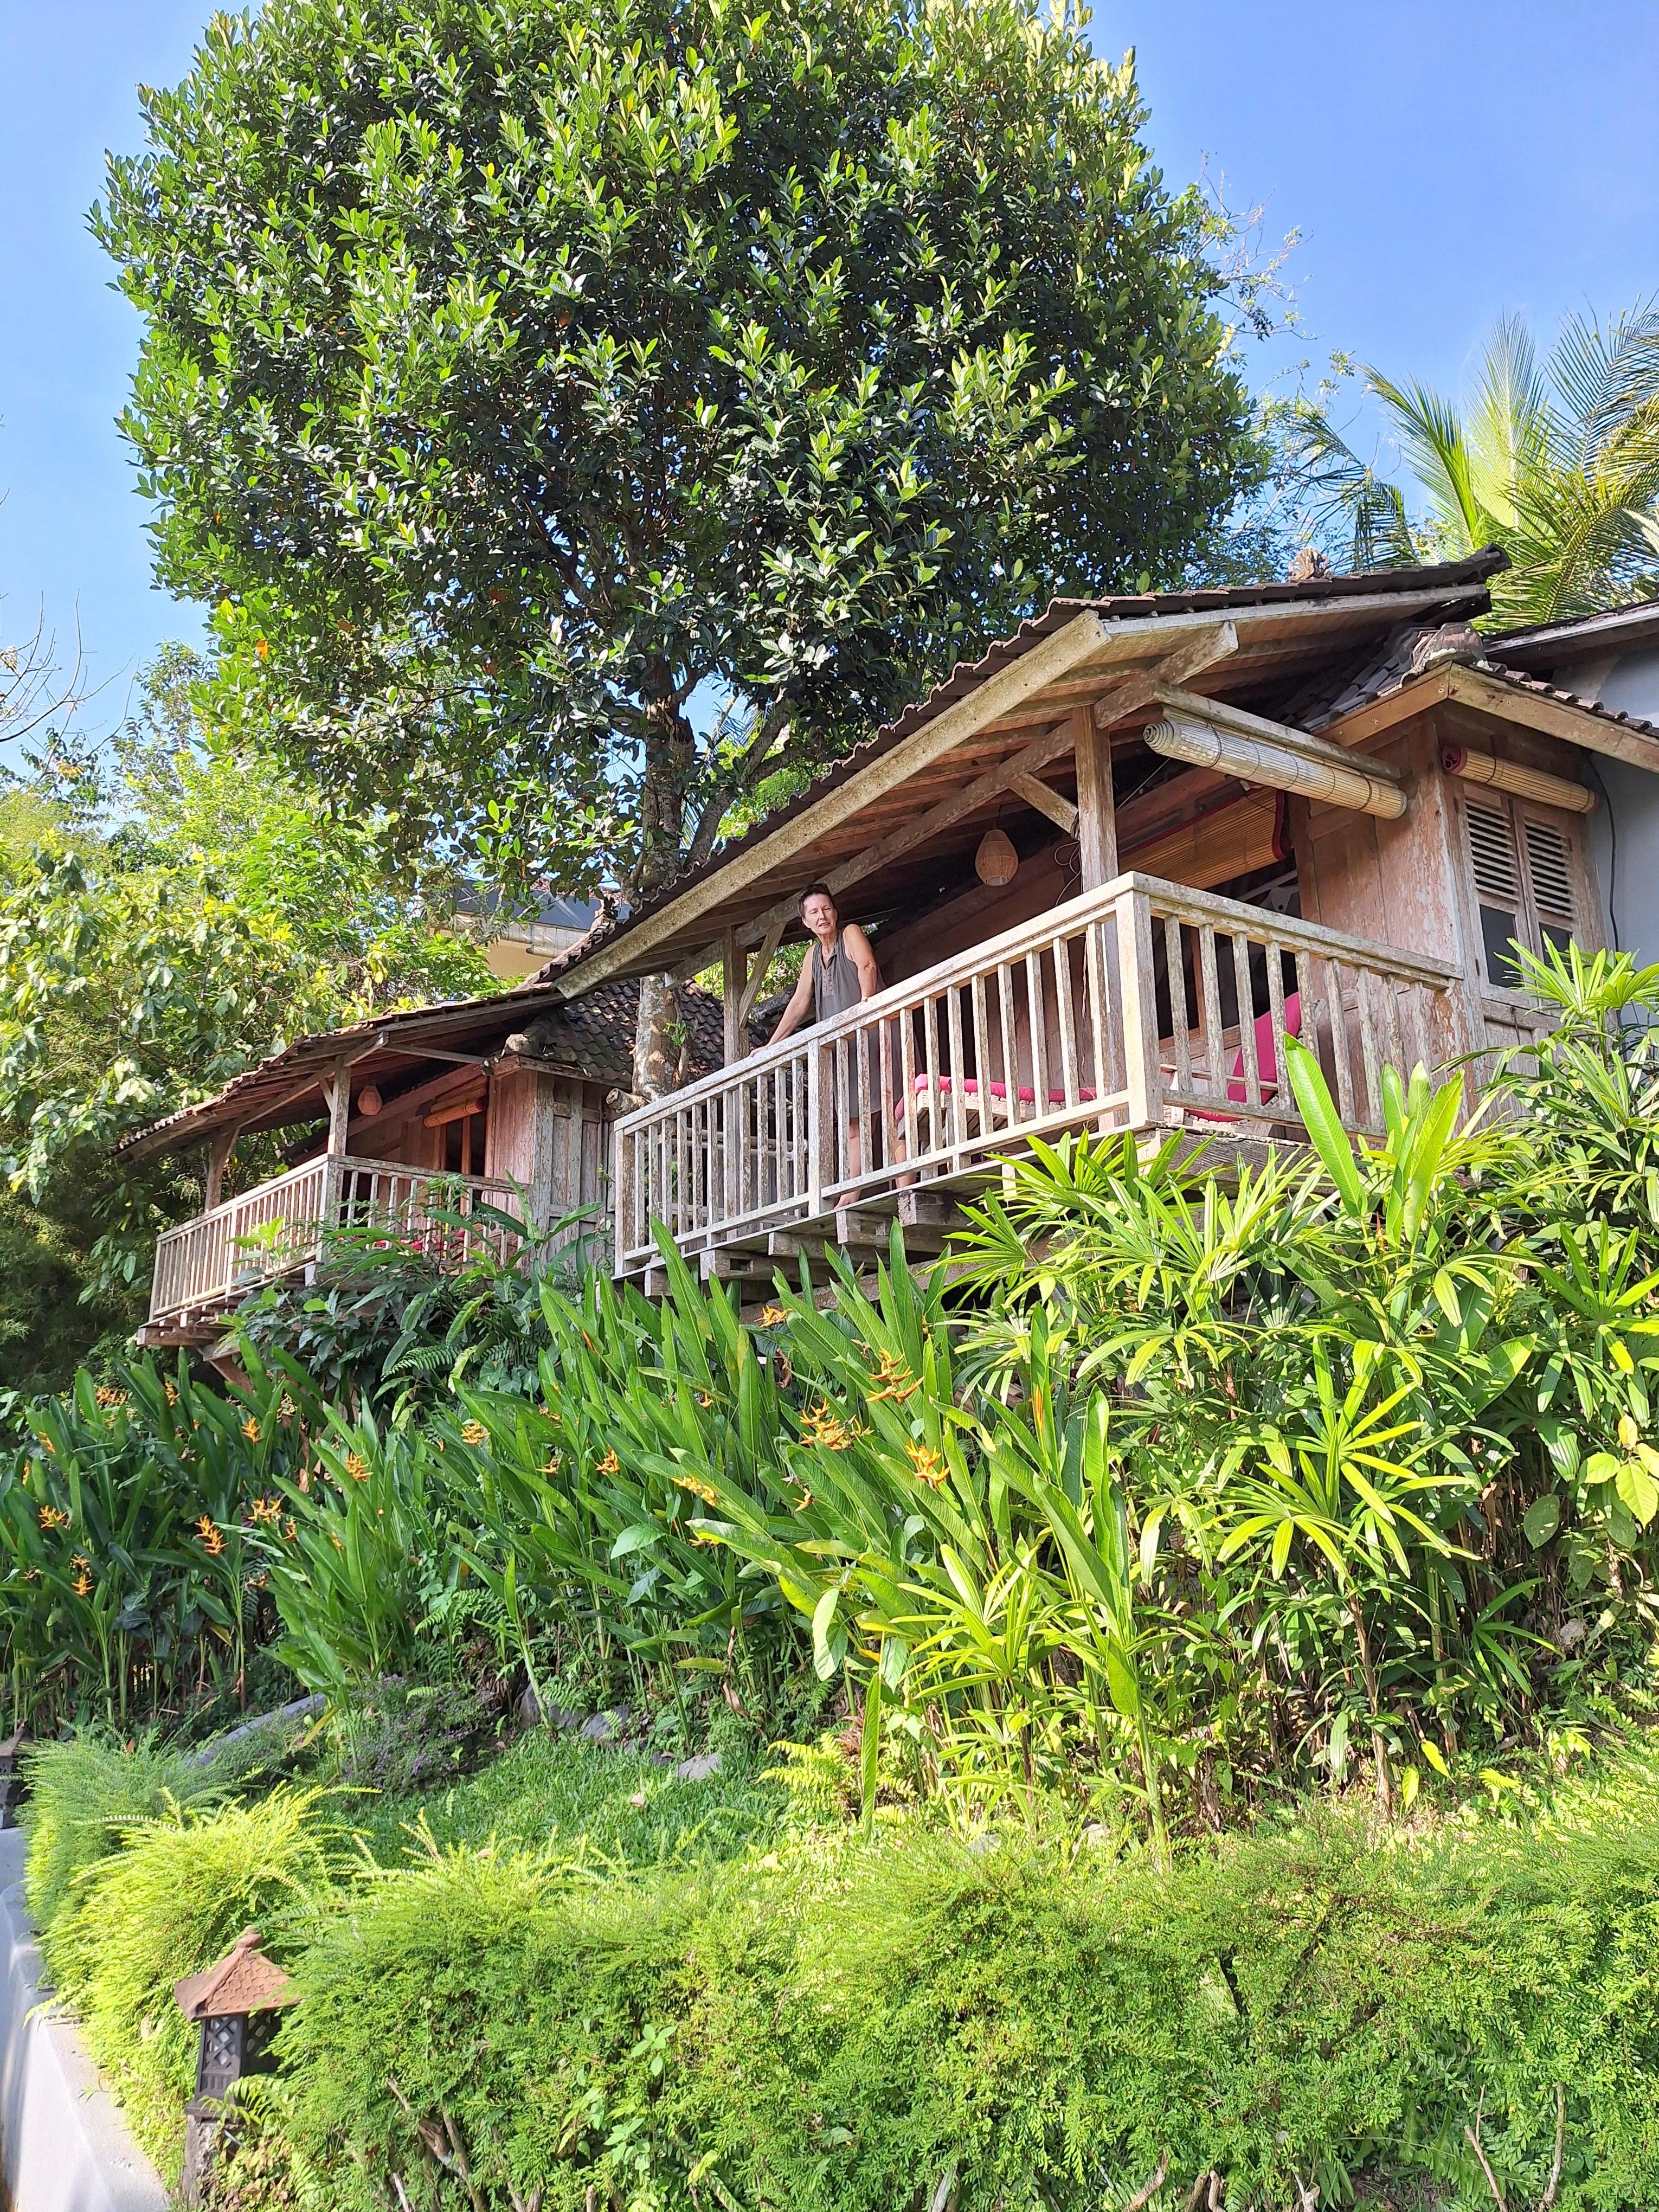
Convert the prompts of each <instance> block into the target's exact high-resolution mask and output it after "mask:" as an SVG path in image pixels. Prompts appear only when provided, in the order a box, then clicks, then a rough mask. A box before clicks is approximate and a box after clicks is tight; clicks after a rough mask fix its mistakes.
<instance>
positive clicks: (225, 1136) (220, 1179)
mask: <svg viewBox="0 0 1659 2212" xmlns="http://www.w3.org/2000/svg"><path fill="white" fill-rule="evenodd" d="M241 1127H242V1125H241V1123H240V1121H232V1122H229V1123H228V1124H227V1126H226V1127H224V1128H222V1129H217V1130H216V1131H215V1132H214V1136H213V1142H212V1143H211V1144H210V1146H208V1158H207V1173H206V1175H205V1176H204V1177H203V1179H202V1211H203V1212H204V1213H211V1212H212V1211H213V1209H214V1207H215V1206H217V1204H218V1203H219V1193H220V1191H221V1189H222V1188H223V1185H224V1180H225V1170H226V1169H227V1168H228V1166H229V1165H230V1155H231V1151H232V1148H233V1146H234V1145H235V1142H236V1139H237V1138H238V1136H240V1133H241Z"/></svg>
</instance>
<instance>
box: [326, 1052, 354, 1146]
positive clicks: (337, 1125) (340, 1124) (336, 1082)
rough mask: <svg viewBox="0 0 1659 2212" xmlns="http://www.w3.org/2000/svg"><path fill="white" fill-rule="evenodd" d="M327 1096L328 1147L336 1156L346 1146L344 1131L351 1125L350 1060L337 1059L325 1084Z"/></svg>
mask: <svg viewBox="0 0 1659 2212" xmlns="http://www.w3.org/2000/svg"><path fill="white" fill-rule="evenodd" d="M325 1090H326V1094H327V1097H328V1149H329V1152H330V1153H331V1155H334V1156H335V1157H338V1155H340V1154H341V1153H343V1152H344V1151H345V1148H346V1132H347V1130H348V1129H349V1127H350V1126H351V1062H350V1061H349V1060H336V1061H335V1063H334V1079H333V1081H332V1082H331V1083H330V1084H328V1085H325Z"/></svg>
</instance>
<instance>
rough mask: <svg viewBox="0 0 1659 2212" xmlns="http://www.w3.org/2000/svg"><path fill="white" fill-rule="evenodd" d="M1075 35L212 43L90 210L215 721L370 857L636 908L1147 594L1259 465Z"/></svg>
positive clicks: (835, 17) (909, 26)
mask: <svg viewBox="0 0 1659 2212" xmlns="http://www.w3.org/2000/svg"><path fill="white" fill-rule="evenodd" d="M1084 22H1085V18H1084V17H1083V16H1082V15H1079V14H1077V13H1074V12H1071V11H1068V10H1061V11H1060V12H1058V13H1055V14H1053V15H1050V14H1048V13H1039V11H1038V9H1037V8H1036V5H1035V4H1034V0H781V4H780V5H777V6H775V7H773V8H771V9H769V10H767V11H765V12H755V13H751V14H747V15H745V14H744V12H743V11H742V10H740V9H736V8H733V7H732V6H731V5H729V4H728V0H483V4H480V0H269V4H267V5H266V6H265V7H264V9H261V10H260V11H259V12H258V14H257V15H252V17H246V18H240V19H233V18H230V17H228V16H220V17H218V18H216V20H215V21H214V23H213V25H212V26H211V27H210V31H209V33H208V34H207V38H206V41H205V43H204V46H203V47H202V48H201V50H200V51H199V52H198V53H197V57H196V60H195V65H194V67H193V69H192V70H191V74H190V75H189V76H188V77H187V78H186V79H185V82H183V83H182V84H181V85H180V86H179V87H178V88H177V89H175V90H172V91H151V92H149V93H147V94H146V95H145V115H146V120H147V125H148V144H147V146H146V148H145V149H144V150H143V151H142V152H141V153H140V154H138V155H137V156H135V157H133V158H130V159H119V160H113V161H112V163H111V166H110V173H109V180H108V190H107V195H106V200H105V202H104V204H103V205H102V206H101V207H100V209H99V210H94V228H95V229H96V231H97V233H98V234H99V236H100V238H101V240H103V242H104V244H105V245H106V247H107V248H108V250H109V252H111V254H112V256H113V257H114V258H115V260H116V262H117V263H118V265H119V270H120V282H121V284H122V286H123V288H124V289H125V292H126V294H127V295H128V296H129V298H130V299H131V300H132V301H133V302H134V303H135V304H136V305H137V307H138V308H139V310H140V311H141V313H142V314H143V318H144V324H145V336H144V341H143V354H142V359H141V363H140V367H139V369H138V372H137V378H136V381H135V386H134V391H133V395H132V400H131V406H130V408H129V410H128V411H127V413H126V416H125V429H126V432H127V435H129V437H130V438H131V441H132V443H133V445H134V447H136V449H137V453H138V454H139V456H140V457H141V459H142V463H143V483H144V488H145V489H147V490H148V492H149V494H150V495H152V496H153V497H154V498H155V501H157V503H158V520H157V522H156V526H155V536H156V546H157V556H158V564H159V569H160V573H161V578H162V580H164V581H165V582H166V583H167V585H169V586H171V587H172V588H173V589H174V590H176V591H178V592H181V593H187V594H191V595H193V596H197V597H200V598H205V599H210V600H211V601H214V602H216V603H217V605H219V609H220V614H219V625H220V633H221V637H222V646H223V678H222V704H223V706H224V708H225V711H226V712H227V713H234V712H235V711H237V710H239V708H240V710H243V711H246V713H247V714H249V715H250V716H252V717H256V718H258V719H259V720H261V721H262V722H263V721H264V720H266V719H269V720H270V724H271V726H273V727H274V728H276V730H278V731H279V732H280V733H281V734H280V739H279V741H280V743H281V744H282V745H283V750H284V754H285V757H286V758H287V760H288V761H289V763H290V764H291V765H292V766H293V767H294V768H295V769H296V770H298V771H301V772H302V773H303V774H304V775H305V776H306V777H307V779H309V780H312V781H314V782H315V783H316V785H317V786H318V787H319V788H321V789H324V790H326V791H328V792H330V793H332V794H334V795H335V796H336V798H337V799H339V800H340V801H342V802H343V803H349V804H351V805H356V807H357V808H358V809H359V810H361V811H368V810H373V809H380V810H384V811H385V813H386V817H387V819H388V822H389V823H391V824H392V826H393V828H394V829H395V832H396V834H397V836H398V837H399V838H400V840H401V842H402V845H403V847H404V849H405V850H411V851H418V850H422V849H425V848H428V847H429V846H430V844H431V843H432V842H433V840H434V839H435V838H437V839H443V838H452V839H453V838H460V839H463V840H472V841H475V842H480V843H483V844H484V845H488V846H492V847H493V848H494V849H495V852H496V853H497V854H500V855H501V856H504V857H510V858H515V859H516V860H517V862H518V864H519V865H520V866H523V867H524V868H525V869H526V872H532V871H533V872H538V873H545V874H547V875H549V876H550V877H551V878H553V879H554V880H556V881H557V882H559V883H561V884H564V885H565V886H567V887H568V888H572V889H581V888H589V889H591V888H592V887H593V886H594V884H596V883H597V882H598V881H599V879H600V878H602V877H605V876H607V875H614V876H615V877H617V878H619V879H620V880H621V881H622V882H623V884H624V885H625V886H626V887H627V888H629V890H635V891H637V890H639V889H640V888H641V887H647V886H649V885H650V884H653V883H654V882H656V881H659V880H660V879H661V878H663V877H664V876H665V875H666V874H667V873H669V872H671V871H672V870H673V869H674V868H675V867H677V866H678V865H679V864H680V863H681V862H682V861H683V860H684V859H685V858H686V857H687V856H688V855H690V854H701V853H702V852H705V851H707V850H708V849H709V848H710V847H711V846H712V844H713V842H714V840H715V839H716V837H717V836H718V835H719V833H720V823H721V821H722V818H723V817H724V816H725V815H726V811H727V809H728V806H729V805H730V803H731V802H732V799H734V798H736V797H738V796H739V795H741V794H742V793H744V791H745V790H747V789H749V788H750V787H752V785H753V783H754V782H755V781H756V780H757V777H758V776H759V775H761V774H762V773H763V771H764V772H766V773H769V774H773V775H775V774H776V773H778V771H779V769H780V767H781V766H784V767H787V766H789V765H791V764H793V766H794V767H795V768H796V769H801V768H804V767H805V766H807V765H811V764H812V763H815V762H817V761H818V760H822V759H823V758H824V757H827V756H829V755H832V754H833V753H834V752H836V750H840V749H842V748H844V747H845V746H846V745H847V744H848V743H849V742H850V741H852V740H853V739H854V738H856V737H857V736H859V735H860V734H863V733H866V732H867V731H868V729H869V728H870V726H871V725H872V722H873V721H876V720H880V719H881V718H882V717H883V716H884V714H887V713H889V712H890V710H891V709H892V708H894V706H895V705H896V702H899V701H900V700H902V698H903V697H904V696H908V694H909V693H911V692H912V691H914V690H915V688H916V687H918V686H919V685H921V684H924V683H925V682H926V681H927V680H928V679H930V678H932V677H933V675H935V674H937V673H938V672H939V671H941V670H942V669H944V668H945V667H948V665H949V664H950V663H951V660H952V659H954V658H955V657H956V655H957V650H958V647H959V645H960V644H961V643H963V642H964V641H976V640H980V639H982V638H983V637H984V636H985V635H987V633H994V632H996V631H998V630H1000V629H1003V628H1005V627H1006V626H1008V625H1010V624H1011V623H1013V622H1014V621H1016V620H1017V619H1018V617H1020V616H1022V615H1024V613H1026V612H1028V611H1030V609H1031V608H1032V607H1033V606H1035V605H1040V604H1042V602H1043V601H1044V600H1045V599H1046V598H1047V596H1048V593H1049V592H1050V591H1051V590H1064V589H1066V588H1068V587H1074V588H1087V589H1091V590H1092V589H1096V588H1099V587H1101V586H1112V585H1121V584H1125V583H1127V584H1128V585H1130V586H1133V584H1134V583H1135V581H1136V580H1137V579H1139V578H1146V579H1147V580H1150V581H1152V582H1156V583H1167V582H1169V581H1170V580H1174V579H1176V578H1177V577H1178V576H1180V575H1181V574H1182V573H1183V572H1184V569H1185V567H1186V564H1187V563H1188V562H1189V561H1190V560H1191V558H1192V556H1193V555H1194V550H1195V549H1196V548H1198V547H1200V545H1201V544H1202V543H1203V542H1204V540H1205V538H1206V534H1207V533H1208V532H1210V531H1211V529H1212V526H1214V524H1215V523H1216V522H1217V520H1218V518H1220V517H1221V516H1223V515H1224V514H1225V513H1226V512H1227V511H1228V510H1230V509H1231V508H1232V507H1234V505H1235V503H1236V501H1237V499H1238V497H1239V495H1241V493H1243V492H1245V491H1248V490H1249V489H1250V487H1251V486H1252V485H1253V484H1254V483H1255V482H1256V481H1257V480H1258V479H1259V477H1260V475H1261V469H1262V465H1263V460H1262V453H1261V447H1260V445H1259V442H1258V441H1257V439H1256V437H1255V432H1254V428H1253V425H1252V419H1251V414H1250V408H1249V399H1248V395H1247V393H1246V391H1245V388H1244V386H1243V380H1242V379H1241V378H1240V376H1239V374H1237V370H1236V368H1235V367H1234V366H1233V365H1232V363H1231V359H1230V353H1229V348H1230V341H1231V331H1230V329H1229V326H1228V325H1227V323H1226V320H1225V316H1224V313H1223V312H1222V308H1223V304H1224V303H1222V302H1221V301H1220V298H1219V295H1220V294H1221V292H1222V290H1223V289H1224V281H1225V280H1224V276H1223V275H1222V273H1221V272H1220V271H1219V270H1218V268H1217V267H1216V266H1215V265H1214V264H1213V260H1212V256H1211V253H1210V251H1209V248H1210V246H1211V244H1212V218H1211V217H1210V216H1208V215H1207V214H1206V209H1205V207H1204V204H1202V202H1201V201H1200V198H1199V197H1198V195H1197V194H1196V193H1195V192H1192V191H1188V192H1183V193H1181V194H1179V195H1173V196H1172V195H1171V194H1170V192H1169V191H1166V189H1165V187H1164V182H1163V179H1162V178H1161V176H1160V174H1159V173H1158V170H1157V169H1156V168H1155V167H1153V166H1152V163H1151V161H1149V159H1148V157H1147V155H1146V149H1145V148H1144V146H1143V144H1142V143H1141V139H1140V136H1139V134H1140V131H1141V129H1142V126H1143V124H1144V121H1145V111H1144V110H1143V108H1142V106H1141V104H1140V100H1139V93H1138V91H1137V88H1136V84H1135V80H1134V76H1133V65H1132V63H1131V62H1127V61H1126V62H1125V63H1124V64H1122V65H1121V67H1115V68H1114V67H1109V66H1107V65H1104V64H1101V63H1099V62H1097V60H1096V59H1095V58H1094V57H1093V55H1092V54H1091V51H1090V48H1089V46H1088V43H1087V40H1086V38H1085V32H1084ZM786 739H787V741H786Z"/></svg>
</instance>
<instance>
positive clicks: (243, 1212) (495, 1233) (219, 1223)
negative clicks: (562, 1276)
mask: <svg viewBox="0 0 1659 2212" xmlns="http://www.w3.org/2000/svg"><path fill="white" fill-rule="evenodd" d="M479 1205H488V1206H493V1207H499V1208H501V1209H502V1210H504V1211H506V1212H513V1210H514V1207H515V1205H516V1194H515V1193H514V1192H513V1188H511V1186H510V1185H507V1184H504V1183H495V1182H486V1181H483V1180H479V1179H477V1178H462V1177H459V1176H433V1175H429V1174H427V1173H424V1172H423V1171H422V1170H419V1169H415V1168H408V1167H404V1166H399V1165H398V1164H393V1163H391V1162H388V1161H386V1160H360V1159H354V1158H350V1157H349V1155H341V1154H338V1153H331V1152H329V1153H324V1154H322V1155H321V1156H320V1157H319V1158H317V1159H314V1160H307V1162H306V1164H305V1165H304V1166H303V1167H300V1168H295V1169H293V1170H291V1171H290V1172H289V1174H287V1175H283V1176H275V1177H273V1178H272V1180H271V1181H270V1182H265V1183H261V1184H260V1185H259V1186H258V1188H257V1189H254V1190H250V1191H244V1192H243V1193H242V1194H241V1196H240V1198H234V1199H231V1200H228V1201H227V1203H226V1204H224V1205H223V1206H215V1207H214V1208H213V1209H212V1211H211V1212H208V1213H204V1214H202V1215H200V1216H199V1217H198V1218H197V1219H196V1220H194V1221H186V1222H185V1223H183V1224H182V1225H180V1226H179V1228H177V1229H170V1230H168V1231H167V1233H166V1234H165V1235H164V1236H163V1237H161V1241H160V1243H158V1244H157V1246H156V1248H155V1275H154V1278H153V1279H152V1283H151V1288H150V1305H149V1332H148V1334H149V1336H150V1340H152V1341H158V1340H161V1338H160V1336H159V1335H158V1331H160V1330H161V1329H162V1328H165V1326H166V1325H167V1324H169V1323H175V1322H186V1321H191V1320H199V1319H202V1318H204V1317H208V1316H213V1315H216V1314H217V1315H223V1314H225V1313H228V1311H229V1310H231V1308H232V1307H234V1305H236V1304H239V1303H240V1300H241V1299H242V1298H244V1297H246V1296H247V1295H248V1294H249V1293H250V1292H251V1291H254V1290H257V1289H258V1286H259V1285H260V1284H261V1283H265V1282H270V1281H273V1280H275V1279H276V1278H278V1277H280V1276H283V1275H287V1274H291V1273H295V1271H296V1270H298V1269H300V1268H303V1267H307V1266H309V1265H310V1264H311V1262H312V1261H314V1260H316V1259H317V1258H318V1257H319V1255H320V1254H321V1252H322V1249H323V1245H324V1240H325V1233H326V1231H328V1230H329V1229H330V1228H334V1227H342V1226H346V1227H350V1228H352V1229H356V1230H360V1231H362V1232H363V1233H364V1234H365V1235H368V1236H373V1237H388V1238H396V1239H398V1241H399V1242H401V1243H407V1244H412V1245H414V1246H415V1247H416V1249H420V1250H421V1251H422V1252H424V1253H425V1254H426V1255H428V1257H429V1258H436V1259H437V1260H439V1261H440V1262H441V1263H442V1264H445V1265H450V1264H453V1265H455V1266H459V1265H460V1264H461V1262H462V1261H464V1260H465V1259H466V1258H468V1257H470V1256H471V1255H472V1254H473V1253H475V1252H477V1251H479V1250H489V1251H491V1252H493V1253H495V1255H497V1257H501V1258H506V1257H508V1256H510V1255H511V1253H512V1252H513V1251H514V1250H516V1249H517V1246H518V1242H519V1240H518V1239H517V1238H516V1237H513V1235H512V1233H511V1232H510V1231H507V1230H506V1229H504V1228H502V1227H501V1225H500V1224H499V1223H496V1222H493V1221H486V1220H478V1221H477V1222H475V1221H473V1220H472V1219H471V1215H472V1213H473V1212H474V1210H475V1208H476V1207H477V1206H479ZM457 1215H458V1216H459V1217H461V1218H459V1221H457V1220H454V1219H452V1218H447V1217H450V1216H457Z"/></svg>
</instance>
